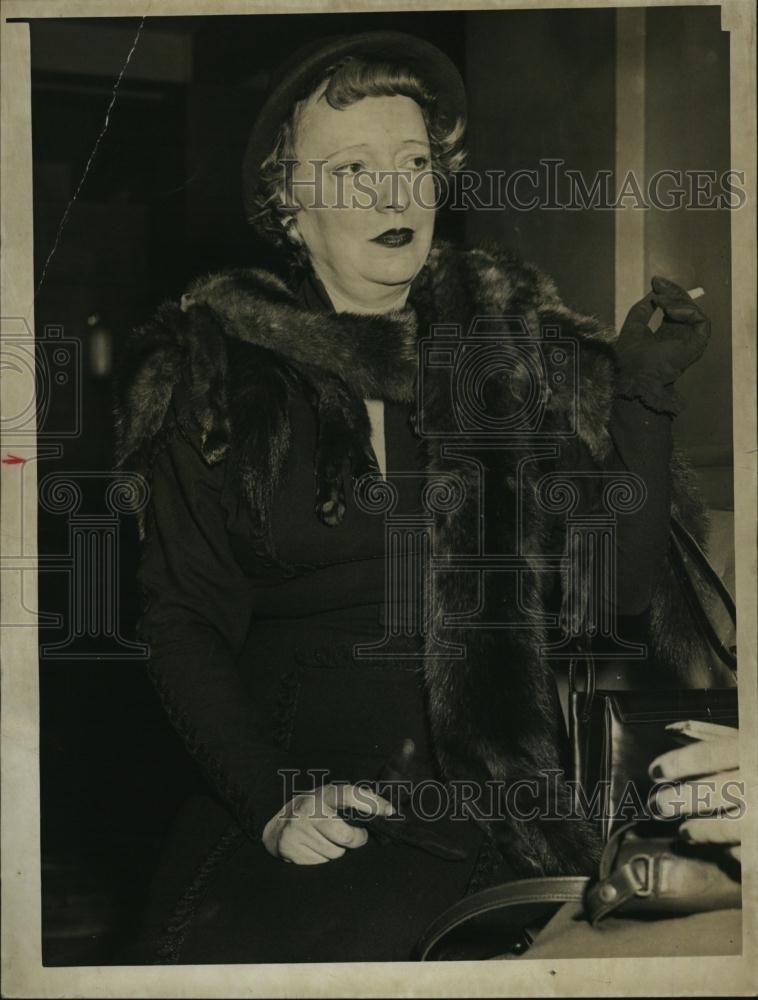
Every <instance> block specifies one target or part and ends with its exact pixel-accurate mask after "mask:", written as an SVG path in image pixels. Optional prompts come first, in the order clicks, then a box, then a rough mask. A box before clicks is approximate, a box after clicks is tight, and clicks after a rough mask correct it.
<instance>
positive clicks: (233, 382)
mask: <svg viewBox="0 0 758 1000" xmlns="http://www.w3.org/2000/svg"><path fill="white" fill-rule="evenodd" d="M493 317H494V318H503V317H506V318H508V320H509V322H511V323H515V324H516V325H515V326H511V328H510V329H511V334H512V335H513V336H515V337H516V338H517V339H518V340H519V344H520V349H519V351H517V352H516V353H515V354H514V353H513V352H512V351H511V352H507V353H506V354H505V355H503V354H501V353H498V349H497V346H495V348H493V349H492V350H490V353H489V355H488V354H487V353H486V349H487V343H488V341H487V334H486V331H487V329H490V330H491V329H492V327H491V326H490V327H489V328H488V327H487V322H488V318H489V322H490V323H491V322H492V319H493ZM475 318H478V323H477V324H473V325H472V321H473V320H474V319H475ZM501 321H502V320H501V319H498V322H501ZM435 324H437V325H439V324H444V325H445V326H446V327H447V328H448V331H449V330H450V329H454V330H455V331H456V333H455V335H454V336H453V337H452V340H451V339H450V338H449V337H448V338H445V337H444V334H443V339H442V340H440V341H439V342H438V343H439V344H440V345H442V347H444V348H445V349H446V350H447V351H448V355H449V354H450V347H451V345H452V351H453V355H456V352H459V351H460V350H461V347H460V345H461V344H467V347H466V350H467V351H468V354H467V355H466V358H468V359H469V360H470V361H471V365H470V367H471V370H472V372H473V373H474V375H473V377H474V382H473V383H472V385H473V389H472V392H473V394H474V396H473V399H474V402H476V401H477V400H478V401H479V402H481V403H482V404H483V406H484V409H486V410H487V412H488V413H490V414H491V416H492V419H493V420H494V421H495V423H496V426H497V427H500V428H502V427H506V428H510V431H509V433H508V435H507V436H506V443H505V444H500V445H498V446H497V447H492V446H491V441H490V442H488V441H487V440H483V438H482V434H481V429H480V428H477V427H473V428H468V429H467V427H465V426H464V427H463V429H462V430H460V423H461V422H460V413H459V412H458V411H457V410H456V409H455V407H456V404H455V402H454V401H453V396H454V395H455V394H454V393H451V390H450V378H451V374H450V369H451V366H454V359H453V360H451V364H449V365H447V366H446V365H445V364H444V363H442V364H438V365H437V366H436V367H434V369H433V370H432V369H430V370H429V371H427V370H426V369H425V368H424V366H423V365H420V364H419V358H420V357H421V356H422V355H421V354H420V353H419V340H420V339H421V338H425V337H427V336H428V335H429V331H430V330H431V329H432V327H433V326H434V325H435ZM519 324H521V327H520V328H519ZM558 329H559V330H560V334H561V337H562V338H564V340H565V341H566V342H570V343H571V344H572V345H573V347H572V348H571V351H573V354H572V353H571V351H570V352H569V353H570V355H571V356H570V359H569V360H570V361H571V363H572V364H573V369H572V371H573V376H572V377H571V378H570V379H568V380H565V379H563V378H562V376H561V378H558V377H556V376H557V375H559V374H561V373H562V372H563V371H565V364H566V358H565V356H561V351H557V352H556V351H555V350H552V349H551V350H547V349H546V347H545V337H546V336H548V337H551V336H553V335H554V333H555V331H556V330H558ZM482 331H484V333H483V332H482ZM519 331H520V332H519ZM500 337H501V340H502V333H501V334H500ZM614 337H615V333H614V332H613V331H612V330H609V329H606V328H604V327H602V326H601V325H600V324H599V323H598V322H597V321H596V320H595V319H593V318H592V317H588V316H583V315H581V314H578V313H576V312H573V311H571V310H569V309H568V308H567V307H566V306H565V305H564V304H563V303H562V301H561V300H560V298H559V296H558V294H557V292H556V289H555V286H554V285H553V284H552V282H551V281H550V280H549V279H547V278H546V277H544V276H543V275H542V274H541V273H540V272H539V271H537V270H536V269H535V268H533V267H531V266H528V265H525V264H523V263H521V262H520V261H519V260H517V259H516V258H515V257H513V256H512V255H510V254H508V253H506V252H504V251H503V250H502V249H501V248H500V247H498V246H497V245H491V246H490V245H487V246H481V247H478V248H475V249H471V250H462V249H460V248H457V247H455V246H454V245H451V244H448V243H444V242H437V243H435V245H434V247H433V249H432V252H431V254H430V256H429V258H428V260H427V262H426V264H425V265H424V267H423V269H422V270H421V272H420V273H419V275H418V276H417V278H416V279H415V281H414V283H413V286H412V289H411V293H410V295H409V298H408V302H407V304H406V306H405V308H404V309H402V310H399V311H397V312H394V313H388V314H385V315H382V316H365V315H354V314H350V313H341V314H321V313H318V314H316V313H313V312H310V311H308V310H307V309H304V308H303V307H302V306H301V305H299V303H298V301H297V299H296V298H295V296H294V295H293V293H292V291H291V290H290V289H289V288H288V286H287V285H286V284H285V283H284V282H283V281H281V280H279V279H278V278H277V277H275V276H274V275H273V274H271V273H269V272H265V271H260V270H235V271H228V272H224V273H221V274H217V275H212V276H210V277H207V278H204V279H200V280H198V281H196V282H194V284H193V285H192V286H191V287H190V288H189V289H188V291H187V293H186V294H185V296H184V297H183V299H182V303H181V305H177V304H175V303H168V304H165V305H164V306H162V307H161V308H160V309H159V311H158V313H157V315H156V316H155V317H154V319H153V320H152V321H151V322H150V323H148V324H147V325H145V326H144V327H142V328H141V329H140V330H137V331H135V333H134V335H133V337H132V338H131V341H130V342H129V344H128V347H127V350H126V351H125V355H124V359H123V363H122V365H121V369H120V378H119V380H118V384H117V401H116V426H117V440H118V451H117V466H118V467H129V468H132V469H135V470H137V471H141V472H143V473H144V474H145V475H148V476H149V469H150V464H151V460H152V456H153V454H154V453H155V449H156V448H158V447H160V446H161V443H162V435H163V434H164V432H165V426H166V423H167V419H166V418H167V413H168V410H169V406H170V404H171V401H172V397H175V396H176V397H178V396H181V398H182V399H183V401H184V402H183V404H182V406H181V408H180V415H179V420H180V421H181V422H183V423H184V424H185V425H186V428H187V430H191V431H192V432H193V433H194V434H195V435H196V436H197V435H199V438H200V442H201V449H202V454H203V457H204V459H205V461H206V462H208V463H209V464H213V463H217V462H220V461H222V460H225V459H227V458H228V459H229V460H230V461H231V462H232V463H233V467H234V471H235V475H236V476H237V477H238V482H239V489H240V490H241V492H242V495H243V496H244V497H245V498H246V500H247V502H248V504H249V506H250V510H251V512H253V514H254V516H255V521H256V524H257V525H258V527H259V530H260V533H261V537H262V538H266V537H267V511H268V510H269V509H270V504H271V501H272V496H273V492H274V490H275V488H276V485H277V481H278V477H279V475H280V472H281V469H282V465H283V462H284V460H285V458H286V456H287V453H288V448H289V443H290V427H289V420H288V399H289V396H290V393H292V392H293V391H303V392H305V393H306V394H307V395H308V397H309V399H311V401H312V404H313V407H314V409H315V411H316V414H317V419H318V428H319V443H318V449H317V454H316V456H315V463H316V470H315V471H316V479H317V485H316V511H317V513H318V515H319V516H320V517H321V518H322V520H324V521H325V522H326V523H329V524H338V522H339V521H340V519H341V517H342V514H343V513H344V504H342V503H341V497H342V496H343V494H342V492H341V491H342V489H343V485H342V469H343V464H344V460H345V459H348V460H349V461H350V462H351V464H352V468H353V473H354V475H361V474H363V473H365V472H370V471H372V469H373V468H374V464H373V462H374V460H373V453H372V451H371V446H370V427H369V421H368V417H367V414H366V408H365V404H364V403H363V399H364V398H383V399H387V400H395V401H400V402H406V403H411V402H412V401H413V400H414V399H416V398H418V399H421V400H422V405H421V406H420V408H419V414H420V415H421V416H422V418H423V421H424V424H425V432H424V433H423V434H422V437H423V448H424V453H425V460H426V467H427V470H428V472H429V474H430V475H435V474H438V475H440V476H448V477H450V476H452V477H453V479H454V480H455V482H457V483H458V484H459V485H461V486H462V488H463V492H462V496H463V499H462V501H461V502H459V503H451V504H448V506H447V507H446V508H445V507H444V505H443V507H441V508H440V510H439V511H438V512H437V518H436V522H435V532H434V547H435V552H436V554H437V555H438V556H439V557H441V559H442V560H443V561H444V560H449V561H450V570H449V571H447V570H445V571H442V572H435V573H433V574H431V578H430V580H429V585H430V592H431V604H432V608H433V625H434V627H433V629H432V630H431V631H432V633H433V635H431V636H430V639H429V643H428V649H427V656H426V658H425V660H424V662H423V670H424V676H425V682H426V690H427V695H428V710H429V719H430V725H431V731H432V736H433V740H434V745H435V749H436V753H437V756H438V760H439V764H440V767H441V770H442V772H443V774H444V775H445V776H446V777H447V778H448V779H459V780H470V781H472V782H475V783H478V785H479V786H483V785H484V784H486V783H487V782H489V781H493V780H494V781H502V782H507V783H513V782H515V781H519V780H523V781H525V782H534V781H535V780H538V781H539V778H540V776H544V775H558V777H556V778H555V779H554V780H551V781H548V782H547V783H545V784H544V787H543V785H542V784H541V783H540V784H539V789H538V792H537V794H538V800H539V802H538V804H539V808H540V810H541V815H540V816H539V817H538V818H537V819H533V820H529V821H523V820H519V819H515V818H510V819H504V820H498V821H496V822H493V823H491V824H490V829H491V832H492V833H493V834H494V836H495V838H496V840H497V843H498V846H499V847H500V849H501V851H502V852H503V853H504V854H505V855H506V857H507V858H508V859H509V860H510V861H511V863H512V864H513V866H514V868H515V870H516V871H517V872H519V873H520V874H524V875H531V874H571V873H575V872H588V871H592V870H593V868H594V864H595V860H596V858H597V855H598V849H599V842H598V838H597V835H596V833H595V830H594V828H593V827H592V826H591V825H590V824H588V823H585V822H583V821H581V820H578V819H572V820H567V821H563V822H556V821H555V818H552V819H551V818H549V817H548V814H549V813H550V814H552V815H553V817H555V816H556V815H558V816H560V815H565V814H566V812H567V811H570V807H571V792H570V789H569V788H568V786H567V785H566V783H565V782H564V781H563V780H562V778H561V777H560V774H561V773H562V772H563V771H564V770H565V768H566V763H567V762H566V759H565V755H564V749H565V747H564V744H565V735H564V732H563V721H562V715H561V711H560V706H559V704H558V701H557V696H556V689H555V684H554V680H553V674H552V668H551V667H550V665H549V663H547V662H546V660H545V657H544V656H543V652H542V647H543V646H544V645H545V642H546V639H547V630H546V609H547V607H548V603H549V585H550V579H551V577H550V574H548V573H546V572H545V565H544V557H550V556H560V555H561V554H562V552H563V550H564V545H565V518H564V517H562V516H559V515H558V514H556V513H555V511H554V510H553V511H552V512H551V510H550V509H549V506H550V505H549V504H545V503H544V497H543V499H542V500H541V499H540V496H541V495H540V490H541V489H542V488H543V485H544V482H545V476H546V475H550V474H556V473H565V474H566V475H568V476H569V478H570V476H571V474H572V470H575V469H579V468H581V469H585V470H590V472H592V470H596V471H598V472H601V471H602V467H603V462H604V460H605V459H606V457H607V456H608V454H609V452H610V449H611V439H610V435H609V431H608V423H609V417H610V411H611V405H612V400H613V395H614V379H615V367H614V358H613V348H612V342H613V340H614ZM435 342H436V341H435ZM481 343H483V344H484V348H483V350H484V358H485V360H484V364H485V368H484V369H481V366H480V368H479V369H477V365H480V361H481V359H480V360H479V361H478V360H477V353H476V352H477V350H478V348H477V344H481ZM489 343H490V344H491V343H493V342H492V341H490V342H489ZM443 353H444V352H443ZM564 354H565V352H564ZM458 356H459V358H460V355H458ZM451 357H452V356H451ZM467 363H468V362H467ZM478 370H479V371H480V375H481V374H482V372H483V375H484V376H485V377H479V379H478V381H477V376H476V373H477V371H478ZM535 372H538V373H539V377H538V378H536V379H535ZM477 394H478V395H477ZM530 408H531V409H530ZM535 408H536V410H538V411H539V413H540V415H541V416H540V420H539V422H538V423H534V422H532V423H528V422H526V423H524V424H523V426H519V425H518V421H517V422H516V425H515V427H516V431H517V433H515V434H514V433H513V428H514V424H513V420H512V419H511V418H512V417H513V416H514V414H516V415H518V414H525V413H530V412H533V411H535ZM509 421H510V422H509ZM452 427H457V428H459V430H458V431H457V432H456V434H455V436H454V439H452V443H451V439H450V438H448V439H447V440H446V434H445V430H446V429H447V430H448V431H449V430H450V429H451V428H452ZM429 429H431V433H429ZM437 430H441V433H439V434H438V433H436V432H437ZM556 440H557V441H558V442H559V443H558V445H557V446H556V445H555V443H554V442H555V441H556ZM551 442H552V443H551ZM672 475H673V480H674V482H673V497H674V501H673V502H674V508H675V510H676V513H677V514H678V515H679V517H680V518H681V519H682V520H683V521H684V522H685V523H686V524H688V525H689V527H690V529H691V530H694V532H695V534H696V535H697V536H698V537H699V538H700V539H701V540H702V536H703V532H704V520H703V509H702V505H701V503H700V501H699V500H698V498H697V493H696V491H695V489H694V486H693V483H692V480H691V477H690V476H689V473H688V472H687V471H686V469H685V466H684V463H683V462H682V461H681V459H680V458H679V457H676V458H675V462H674V468H673V470H672ZM591 478H592V477H591V475H590V476H589V479H591ZM584 481H585V482H586V481H588V479H587V477H585V480H584ZM593 490H594V491H593ZM601 492H602V491H601V486H600V485H596V486H595V487H593V489H591V490H590V493H589V495H588V497H587V499H586V503H587V504H588V505H589V507H588V509H600V502H601V499H600V498H601ZM485 496H486V499H487V502H486V503H484V502H483V501H484V498H485ZM561 525H563V529H564V530H563V532H562V531H561ZM336 530H339V529H338V528H337V529H336ZM140 531H141V532H144V524H142V523H140ZM476 554H485V555H492V556H495V557H497V556H508V555H518V556H519V557H520V558H521V560H522V566H521V569H520V570H519V572H496V573H492V574H488V577H487V584H486V586H485V587H482V586H481V581H480V578H479V575H478V574H476V573H474V572H471V571H461V570H459V569H455V568H453V564H452V560H453V559H454V558H455V557H457V556H461V555H464V556H465V555H476ZM552 580H553V582H554V574H553V576H552ZM482 591H483V592H482ZM574 596H575V595H574ZM569 597H571V595H567V594H566V593H564V595H563V599H564V603H566V601H567V600H568V598H569ZM571 599H572V600H573V599H574V597H571ZM580 603H581V602H580ZM654 606H655V609H656V612H655V614H654V616H653V618H654V620H653V622H652V630H653V633H652V635H651V646H652V649H653V653H654V655H655V656H656V658H657V659H658V660H659V661H660V663H661V668H662V669H668V670H670V671H672V672H673V673H674V674H676V672H677V671H679V670H681V669H682V668H683V665H685V664H686V663H687V662H688V661H689V659H691V658H693V657H694V656H696V655H697V653H698V644H699V640H698V638H697V636H696V635H695V634H694V632H693V629H692V627H691V622H690V619H689V614H688V611H687V609H686V606H685V605H684V602H683V599H682V597H681V595H679V594H678V591H677V585H676V581H675V579H674V577H673V575H672V574H670V573H666V574H664V575H663V577H662V578H661V580H660V581H659V584H658V592H657V594H656V597H655V600H654ZM454 615H457V616H458V620H457V621H456V620H455V618H454V617H453V616H454ZM460 648H465V656H458V655H457V654H455V653H454V652H453V651H454V650H456V649H460ZM548 786H549V787H548ZM548 798H549V799H550V802H548V801H547V800H548Z"/></svg>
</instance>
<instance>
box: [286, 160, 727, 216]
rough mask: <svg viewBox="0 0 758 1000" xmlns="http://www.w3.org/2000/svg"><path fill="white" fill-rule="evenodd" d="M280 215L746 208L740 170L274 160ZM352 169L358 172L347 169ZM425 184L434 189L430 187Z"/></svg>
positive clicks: (560, 162) (547, 163) (548, 162)
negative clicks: (379, 166)
mask: <svg viewBox="0 0 758 1000" xmlns="http://www.w3.org/2000/svg"><path fill="white" fill-rule="evenodd" d="M280 163H281V167H282V179H281V184H280V203H279V205H278V206H277V207H278V208H279V209H280V210H281V211H283V212H292V211H297V208H298V207H299V204H300V202H301V200H305V201H307V204H308V208H309V209H321V208H329V209H331V208H341V209H365V210H371V209H375V208H376V207H377V205H378V204H379V201H380V199H383V198H387V197H389V198H390V199H391V200H392V201H393V203H396V202H397V201H398V200H404V199H407V200H408V201H409V203H411V204H414V205H417V206H418V207H420V208H424V209H435V208H436V209H440V208H447V209H449V210H451V211H454V212H456V211H458V212H470V211H475V212H491V211H503V210H511V211H517V212H530V211H536V210H539V211H568V212H578V211H590V210H594V211H616V210H618V209H628V208H633V209H639V210H643V211H648V210H650V209H658V210H659V211H664V212H670V211H677V210H679V209H688V210H692V211H713V210H726V211H737V210H738V209H741V208H744V207H745V205H746V204H747V191H746V190H745V171H744V170H737V169H733V168H729V169H727V170H722V171H720V172H719V171H716V170H711V169H695V168H693V169H688V170H682V169H669V168H663V169H660V170H656V171H655V172H654V173H651V174H650V175H649V176H647V177H645V178H644V179H641V178H639V177H638V176H637V175H636V174H635V172H634V171H632V170H630V171H627V172H626V173H625V174H624V175H623V176H617V175H616V174H615V172H614V171H612V170H599V171H597V172H595V173H594V174H591V175H587V174H586V173H585V172H583V171H581V170H577V169H575V168H573V167H570V166H567V164H566V162H565V161H564V160H562V159H557V158H549V157H545V158H542V159H540V160H537V161H536V163H534V164H532V165H529V166H523V167H518V168H514V169H512V170H501V169H487V170H468V169H460V170H454V171H451V172H446V171H443V170H439V169H438V168H436V167H432V166H428V165H427V166H425V167H423V168H421V169H419V170H372V169H370V167H368V166H366V165H365V164H363V163H362V162H361V161H360V160H356V161H355V162H354V163H349V164H340V165H339V167H333V166H331V165H330V161H328V160H308V161H299V160H295V159H285V160H282V161H280ZM352 167H356V168H357V169H356V170H350V169H347V168H352ZM430 180H431V182H432V183H430Z"/></svg>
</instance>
